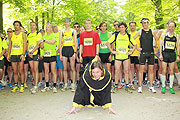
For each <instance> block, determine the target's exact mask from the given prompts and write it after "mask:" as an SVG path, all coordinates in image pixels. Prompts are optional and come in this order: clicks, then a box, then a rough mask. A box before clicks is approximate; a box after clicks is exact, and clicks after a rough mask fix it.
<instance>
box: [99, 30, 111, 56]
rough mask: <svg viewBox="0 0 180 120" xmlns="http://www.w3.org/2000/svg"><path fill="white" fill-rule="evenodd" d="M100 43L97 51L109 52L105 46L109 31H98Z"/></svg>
mask: <svg viewBox="0 0 180 120" xmlns="http://www.w3.org/2000/svg"><path fill="white" fill-rule="evenodd" d="M99 37H100V39H101V44H100V45H99V53H110V50H109V49H108V47H107V46H106V42H107V41H108V40H109V32H107V31H106V32H105V33H102V32H100V33H99Z"/></svg>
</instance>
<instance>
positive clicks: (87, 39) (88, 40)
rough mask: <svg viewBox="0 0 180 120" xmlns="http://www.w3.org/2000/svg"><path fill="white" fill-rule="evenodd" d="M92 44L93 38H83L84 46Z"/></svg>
mask: <svg viewBox="0 0 180 120" xmlns="http://www.w3.org/2000/svg"><path fill="white" fill-rule="evenodd" d="M90 45H93V38H84V46H90Z"/></svg>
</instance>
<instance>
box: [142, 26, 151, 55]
mask: <svg viewBox="0 0 180 120" xmlns="http://www.w3.org/2000/svg"><path fill="white" fill-rule="evenodd" d="M140 46H141V48H142V52H154V49H153V34H152V31H151V29H149V31H144V29H142V33H141V36H140Z"/></svg>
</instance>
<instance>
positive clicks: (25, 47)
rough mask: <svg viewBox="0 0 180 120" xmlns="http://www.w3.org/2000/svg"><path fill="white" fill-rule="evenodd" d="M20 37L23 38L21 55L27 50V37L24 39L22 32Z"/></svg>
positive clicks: (24, 35)
mask: <svg viewBox="0 0 180 120" xmlns="http://www.w3.org/2000/svg"><path fill="white" fill-rule="evenodd" d="M22 36H23V54H25V53H26V49H27V37H26V34H25V33H24V32H23V33H22Z"/></svg>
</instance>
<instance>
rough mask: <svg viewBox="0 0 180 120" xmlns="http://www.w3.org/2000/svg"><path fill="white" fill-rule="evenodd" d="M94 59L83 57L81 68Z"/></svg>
mask: <svg viewBox="0 0 180 120" xmlns="http://www.w3.org/2000/svg"><path fill="white" fill-rule="evenodd" d="M93 59H94V57H90V56H88V57H83V66H84V67H85V66H86V64H88V63H89V62H91V61H92V60H93Z"/></svg>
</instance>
